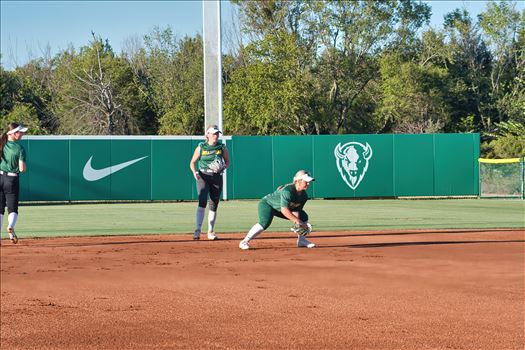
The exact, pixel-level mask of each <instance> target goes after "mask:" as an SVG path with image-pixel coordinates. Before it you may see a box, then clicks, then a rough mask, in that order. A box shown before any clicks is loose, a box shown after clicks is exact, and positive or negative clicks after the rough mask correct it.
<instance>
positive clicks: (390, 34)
mask: <svg viewBox="0 0 525 350" xmlns="http://www.w3.org/2000/svg"><path fill="white" fill-rule="evenodd" d="M232 3H233V4H234V5H235V6H236V8H237V9H238V12H239V24H240V31H241V33H242V35H241V36H239V37H241V38H244V39H243V40H241V39H240V40H238V42H237V43H235V45H234V50H231V52H229V53H226V54H223V60H222V63H223V109H224V111H223V118H224V127H225V131H226V133H227V134H231V135H277V134H279V135H306V134H354V133H362V134H369V133H372V134H375V133H441V132H449V133H458V132H479V133H481V135H482V155H484V156H487V157H515V156H520V155H524V154H525V49H524V48H525V11H521V12H520V11H518V10H516V3H515V2H513V1H498V2H495V1H492V2H488V3H487V5H486V8H485V10H484V11H483V12H482V13H481V14H479V15H478V17H477V18H476V19H473V18H472V17H471V16H470V14H469V13H468V11H466V10H465V9H455V10H453V11H451V12H449V13H448V14H446V15H445V17H444V22H443V27H442V28H433V27H429V26H428V23H429V20H430V15H431V8H430V7H429V5H428V4H425V3H420V2H419V1H414V0H384V1H331V0H330V1H315V2H314V1H306V0H293V1H283V0H269V1H240V0H233V1H232ZM0 74H1V87H0V96H1V101H0V119H1V122H2V123H3V125H7V123H8V122H10V121H13V120H16V121H19V122H22V123H24V124H27V125H28V126H29V127H30V130H31V133H33V134H44V135H45V134H75V135H198V134H202V131H203V129H204V125H203V123H204V92H203V86H204V83H203V45H202V38H201V36H200V35H195V36H194V37H189V36H186V37H184V38H177V36H176V35H175V34H174V32H173V30H172V29H171V28H170V27H167V28H160V27H156V28H154V29H153V30H152V31H151V32H150V33H147V34H146V35H144V37H143V38H140V39H135V40H132V39H130V40H129V42H128V43H127V47H126V49H125V50H123V51H122V52H121V53H119V54H117V53H115V52H114V51H113V49H112V47H111V45H110V43H109V42H108V41H107V40H104V39H102V37H101V36H100V35H97V34H95V33H92V40H91V41H90V42H89V43H88V44H87V45H85V46H83V47H81V48H80V49H78V50H77V49H75V48H73V47H71V48H68V49H66V50H63V51H62V52H60V53H58V54H57V55H55V56H54V57H42V58H37V59H33V60H32V61H30V62H28V63H27V64H24V65H23V66H19V67H17V68H16V69H15V70H13V71H8V70H5V69H4V67H3V66H0Z"/></svg>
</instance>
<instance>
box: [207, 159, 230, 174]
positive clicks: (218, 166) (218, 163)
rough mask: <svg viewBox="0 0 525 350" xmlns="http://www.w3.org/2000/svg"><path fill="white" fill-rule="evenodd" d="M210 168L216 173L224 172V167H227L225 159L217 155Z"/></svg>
mask: <svg viewBox="0 0 525 350" xmlns="http://www.w3.org/2000/svg"><path fill="white" fill-rule="evenodd" d="M208 169H210V170H211V171H213V172H214V173H215V174H222V172H223V171H224V169H226V164H224V159H222V158H221V157H216V158H215V159H214V160H213V162H211V163H210V165H208Z"/></svg>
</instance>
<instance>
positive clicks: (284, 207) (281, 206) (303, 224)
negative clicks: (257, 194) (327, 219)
mask: <svg viewBox="0 0 525 350" xmlns="http://www.w3.org/2000/svg"><path fill="white" fill-rule="evenodd" d="M312 181H314V178H313V177H312V176H311V175H310V174H309V173H308V172H307V171H305V170H299V171H298V172H297V174H295V176H294V178H293V183H291V184H286V185H282V186H279V187H278V188H277V190H276V191H275V192H273V193H270V194H268V195H266V196H264V197H263V198H262V199H261V201H260V202H259V222H258V223H256V224H255V225H253V227H252V228H251V229H250V231H249V232H248V234H247V235H246V237H245V238H244V239H243V240H242V241H241V242H240V243H239V248H241V249H243V250H246V249H250V243H249V242H250V241H251V240H252V239H254V238H255V237H257V236H258V235H259V234H261V232H263V231H264V230H266V229H267V228H268V227H269V226H270V224H271V223H272V220H273V217H274V216H278V217H280V218H283V219H288V220H290V221H292V222H293V223H294V227H293V228H292V231H294V232H297V246H298V247H300V248H302V247H305V248H313V247H315V244H313V243H312V242H310V241H308V240H307V239H306V237H305V236H306V234H308V233H309V232H310V231H311V228H312V226H311V225H310V224H309V223H308V214H306V212H305V211H304V210H303V207H304V205H305V204H306V201H307V200H308V194H307V193H306V189H308V186H309V185H310V182H312Z"/></svg>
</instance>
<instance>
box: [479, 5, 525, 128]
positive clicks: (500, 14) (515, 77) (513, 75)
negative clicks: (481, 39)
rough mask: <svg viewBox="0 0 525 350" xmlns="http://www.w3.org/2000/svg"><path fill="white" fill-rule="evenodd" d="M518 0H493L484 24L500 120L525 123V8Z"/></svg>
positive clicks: (484, 15)
mask: <svg viewBox="0 0 525 350" xmlns="http://www.w3.org/2000/svg"><path fill="white" fill-rule="evenodd" d="M515 6H516V3H515V2H507V1H501V2H490V3H488V5H487V10H486V11H485V12H483V13H482V14H481V16H480V27H481V29H482V30H483V32H484V34H485V37H486V40H487V42H488V44H489V46H490V47H491V49H492V52H493V57H494V59H493V64H492V70H491V72H490V83H491V84H490V86H491V96H492V98H493V99H494V100H495V103H496V106H497V108H496V110H497V116H496V117H497V120H498V121H506V120H516V121H519V122H521V123H525V10H523V11H522V12H521V14H520V13H519V12H518V11H517V10H516V9H515Z"/></svg>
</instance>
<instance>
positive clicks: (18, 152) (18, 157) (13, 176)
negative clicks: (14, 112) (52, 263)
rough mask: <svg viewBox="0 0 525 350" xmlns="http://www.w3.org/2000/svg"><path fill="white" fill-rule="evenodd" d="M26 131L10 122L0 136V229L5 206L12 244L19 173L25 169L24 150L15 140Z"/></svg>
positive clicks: (18, 190) (14, 240)
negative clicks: (0, 205) (0, 204)
mask: <svg viewBox="0 0 525 350" xmlns="http://www.w3.org/2000/svg"><path fill="white" fill-rule="evenodd" d="M26 131H27V128H26V127H23V126H22V125H19V124H17V123H11V124H9V126H8V130H7V131H6V132H4V133H3V134H2V136H1V138H0V154H1V155H2V159H1V160H0V201H1V203H2V211H1V212H0V230H1V228H2V225H3V221H4V212H5V207H6V206H7V212H8V215H7V233H8V234H9V238H10V239H11V242H13V243H14V244H16V243H18V237H17V236H16V233H15V224H16V220H17V219H18V196H19V192H20V179H19V174H20V173H23V172H24V171H26V151H25V149H24V147H22V146H21V145H20V144H18V143H17V141H19V140H21V139H22V136H24V133H25V132H26Z"/></svg>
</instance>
